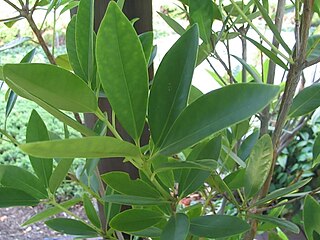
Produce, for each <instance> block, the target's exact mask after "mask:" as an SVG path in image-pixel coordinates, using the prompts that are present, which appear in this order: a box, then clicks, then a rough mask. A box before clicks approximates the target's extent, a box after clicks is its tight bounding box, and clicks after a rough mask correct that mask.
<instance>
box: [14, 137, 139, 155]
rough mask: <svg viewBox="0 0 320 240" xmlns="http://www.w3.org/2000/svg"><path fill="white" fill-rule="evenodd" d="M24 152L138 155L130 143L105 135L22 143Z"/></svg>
mask: <svg viewBox="0 0 320 240" xmlns="http://www.w3.org/2000/svg"><path fill="white" fill-rule="evenodd" d="M19 147H20V148H21V150H22V151H24V152H25V153H27V154H29V155H32V156H35V157H42V158H54V157H59V158H77V157H79V158H102V157H133V158H136V157H139V156H140V153H139V149H138V148H137V147H136V146H134V145H133V144H131V143H128V142H125V141H122V140H119V139H116V138H113V137H105V136H97V137H86V138H78V139H64V140H53V141H43V142H34V143H27V144H22V145H20V146H19Z"/></svg>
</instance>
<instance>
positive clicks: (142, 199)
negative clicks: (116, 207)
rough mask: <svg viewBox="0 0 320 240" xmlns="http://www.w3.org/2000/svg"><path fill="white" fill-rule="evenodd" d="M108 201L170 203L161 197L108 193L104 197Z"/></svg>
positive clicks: (146, 203) (138, 203)
mask: <svg viewBox="0 0 320 240" xmlns="http://www.w3.org/2000/svg"><path fill="white" fill-rule="evenodd" d="M103 199H104V200H105V201H106V202H111V203H118V204H123V205H129V206H130V205H161V204H167V203H170V202H168V201H165V200H163V199H160V198H151V197H140V196H130V195H120V194H114V195H107V196H105V197H104V198H103Z"/></svg>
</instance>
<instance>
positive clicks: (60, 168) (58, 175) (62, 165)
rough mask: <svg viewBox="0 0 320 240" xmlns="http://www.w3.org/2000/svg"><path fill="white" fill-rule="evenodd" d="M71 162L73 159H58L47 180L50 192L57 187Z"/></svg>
mask: <svg viewBox="0 0 320 240" xmlns="http://www.w3.org/2000/svg"><path fill="white" fill-rule="evenodd" d="M72 163H73V159H60V161H59V163H58V165H57V166H56V168H55V169H54V171H53V173H52V175H51V177H50V180H49V189H50V191H51V193H54V192H55V191H56V190H57V189H58V187H59V186H60V184H61V183H62V181H63V180H64V179H65V177H66V175H67V173H68V171H69V169H70V167H71V165H72Z"/></svg>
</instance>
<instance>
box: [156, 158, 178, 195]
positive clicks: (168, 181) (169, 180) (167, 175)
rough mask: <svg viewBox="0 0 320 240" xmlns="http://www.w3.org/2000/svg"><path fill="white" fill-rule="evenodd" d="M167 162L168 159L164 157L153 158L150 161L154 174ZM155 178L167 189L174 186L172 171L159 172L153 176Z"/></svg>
mask: <svg viewBox="0 0 320 240" xmlns="http://www.w3.org/2000/svg"><path fill="white" fill-rule="evenodd" d="M167 162H168V158H167V157H165V156H161V155H159V156H158V157H156V158H154V159H153V160H152V167H153V169H154V172H156V171H157V170H158V169H159V168H161V166H162V164H165V163H167ZM155 175H156V176H157V178H159V179H160V181H161V182H162V183H163V184H164V185H165V186H166V187H167V188H171V189H172V188H173V186H174V175H173V171H172V169H167V170H166V171H162V172H159V173H157V174H155Z"/></svg>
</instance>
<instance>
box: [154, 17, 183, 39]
mask: <svg viewBox="0 0 320 240" xmlns="http://www.w3.org/2000/svg"><path fill="white" fill-rule="evenodd" d="M158 14H159V16H160V17H161V18H162V19H163V20H164V21H165V22H166V23H167V24H168V25H169V27H171V29H172V30H173V31H175V32H176V33H178V34H179V35H182V34H184V33H185V31H186V30H185V29H184V28H183V27H182V26H181V25H180V24H179V23H178V22H177V21H176V20H174V19H173V18H171V17H170V16H168V15H166V14H164V13H161V12H158Z"/></svg>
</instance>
